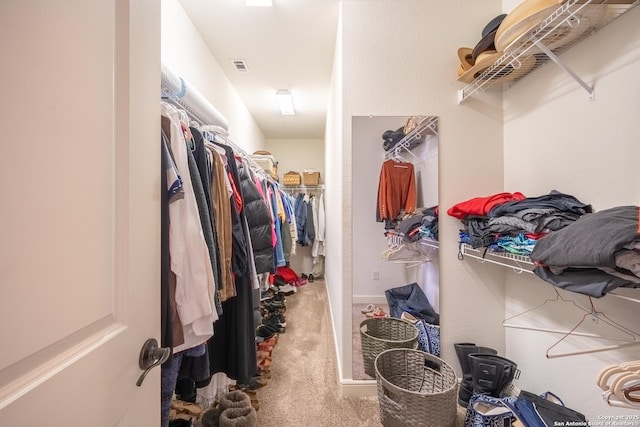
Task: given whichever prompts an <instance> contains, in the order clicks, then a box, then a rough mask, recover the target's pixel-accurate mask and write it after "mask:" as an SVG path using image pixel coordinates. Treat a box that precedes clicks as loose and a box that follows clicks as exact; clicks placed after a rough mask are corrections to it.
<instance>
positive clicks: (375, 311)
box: [360, 304, 389, 317]
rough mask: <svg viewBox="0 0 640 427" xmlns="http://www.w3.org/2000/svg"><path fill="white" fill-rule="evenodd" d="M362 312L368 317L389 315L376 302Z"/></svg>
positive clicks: (361, 311)
mask: <svg viewBox="0 0 640 427" xmlns="http://www.w3.org/2000/svg"><path fill="white" fill-rule="evenodd" d="M360 313H362V314H364V315H365V316H367V317H389V315H388V314H387V313H386V312H385V311H384V309H383V308H381V307H378V306H377V305H375V304H369V305H367V306H366V307H365V308H363V309H362V310H360Z"/></svg>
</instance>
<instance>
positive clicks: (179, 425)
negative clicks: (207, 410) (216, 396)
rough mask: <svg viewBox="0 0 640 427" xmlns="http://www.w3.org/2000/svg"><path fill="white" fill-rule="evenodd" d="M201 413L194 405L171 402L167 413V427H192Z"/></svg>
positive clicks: (197, 406) (199, 408)
mask: <svg viewBox="0 0 640 427" xmlns="http://www.w3.org/2000/svg"><path fill="white" fill-rule="evenodd" d="M202 412H203V411H202V408H201V407H200V406H199V405H197V404H195V403H192V402H186V401H183V400H172V401H171V410H170V411H169V427H193V426H194V425H195V422H196V420H197V419H198V418H200V416H201V415H202Z"/></svg>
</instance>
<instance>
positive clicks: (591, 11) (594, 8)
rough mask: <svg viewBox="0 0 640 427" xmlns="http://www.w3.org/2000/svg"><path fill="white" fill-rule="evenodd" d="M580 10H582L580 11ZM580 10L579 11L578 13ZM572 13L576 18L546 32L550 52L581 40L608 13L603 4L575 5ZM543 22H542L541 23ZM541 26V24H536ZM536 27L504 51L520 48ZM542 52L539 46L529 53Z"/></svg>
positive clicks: (570, 8)
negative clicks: (578, 39)
mask: <svg viewBox="0 0 640 427" xmlns="http://www.w3.org/2000/svg"><path fill="white" fill-rule="evenodd" d="M579 8H580V9H579ZM578 9H579V11H577V10H578ZM568 10H569V11H571V12H572V13H576V16H574V17H572V18H570V19H567V20H565V21H564V22H562V23H560V24H555V23H554V24H553V25H549V27H552V28H550V29H549V30H547V28H545V30H544V45H545V46H546V47H547V48H548V49H550V50H556V49H558V48H560V47H562V46H564V45H566V44H568V43H570V42H572V41H574V40H576V39H577V38H579V37H580V36H581V35H583V34H584V33H585V32H587V31H588V30H589V29H590V28H595V27H596V26H597V25H598V23H600V21H602V19H603V18H604V17H605V15H606V13H607V6H606V5H603V4H588V5H582V4H574V5H573V6H571V7H569V8H568ZM540 22H542V21H540ZM536 25H539V24H536ZM533 28H534V26H532V27H530V28H527V29H526V30H525V31H523V32H522V33H521V34H520V35H518V36H517V37H516V38H515V39H514V40H513V41H511V42H510V43H509V44H508V45H507V46H506V47H505V48H504V49H505V51H506V50H508V49H510V48H511V47H512V46H518V45H519V44H520V43H521V42H522V41H525V40H524V38H525V36H527V34H528V32H529V30H531V29H533ZM530 44H532V42H530V41H529V42H526V43H525V44H524V45H523V49H524V48H529V45H530ZM540 52H541V50H540V49H539V48H538V47H537V46H532V47H531V49H530V51H529V53H530V54H534V53H540Z"/></svg>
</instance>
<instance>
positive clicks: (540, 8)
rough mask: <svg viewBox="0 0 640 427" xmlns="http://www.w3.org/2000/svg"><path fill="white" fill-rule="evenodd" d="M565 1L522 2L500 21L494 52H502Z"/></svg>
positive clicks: (538, 0) (534, 0)
mask: <svg viewBox="0 0 640 427" xmlns="http://www.w3.org/2000/svg"><path fill="white" fill-rule="evenodd" d="M565 2H566V0H524V2H522V3H521V4H520V5H519V6H517V7H516V8H515V9H513V10H512V11H511V12H509V14H508V15H507V17H506V18H504V20H503V21H502V23H501V24H500V26H499V27H498V30H497V31H496V34H495V39H494V44H495V47H496V50H498V51H499V52H504V50H505V49H506V48H507V47H508V46H509V45H511V43H513V42H514V40H516V39H517V38H518V37H520V36H521V35H522V34H524V33H526V32H527V31H529V30H530V29H532V28H534V27H535V26H536V25H539V24H540V23H541V22H542V21H544V20H545V19H546V18H547V17H548V16H549V15H550V14H551V13H552V12H553V11H554V10H556V9H557V8H558V7H559V6H560V5H562V4H563V3H565Z"/></svg>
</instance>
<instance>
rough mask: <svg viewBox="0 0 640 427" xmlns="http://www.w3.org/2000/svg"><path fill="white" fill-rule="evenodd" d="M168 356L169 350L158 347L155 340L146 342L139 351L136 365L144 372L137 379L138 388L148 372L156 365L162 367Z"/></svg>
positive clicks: (151, 339)
mask: <svg viewBox="0 0 640 427" xmlns="http://www.w3.org/2000/svg"><path fill="white" fill-rule="evenodd" d="M169 356H171V348H169V347H158V341H156V340H155V338H149V339H148V340H146V341H145V343H144V345H143V346H142V349H141V350H140V358H139V359H138V365H139V366H140V369H142V370H144V372H143V373H142V375H140V378H138V381H137V382H136V385H137V386H138V387H140V386H141V385H142V381H144V378H145V377H146V376H147V374H148V373H149V371H150V370H152V369H153V368H155V367H156V366H158V365H162V364H163V363H164V362H166V361H167V359H169Z"/></svg>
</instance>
